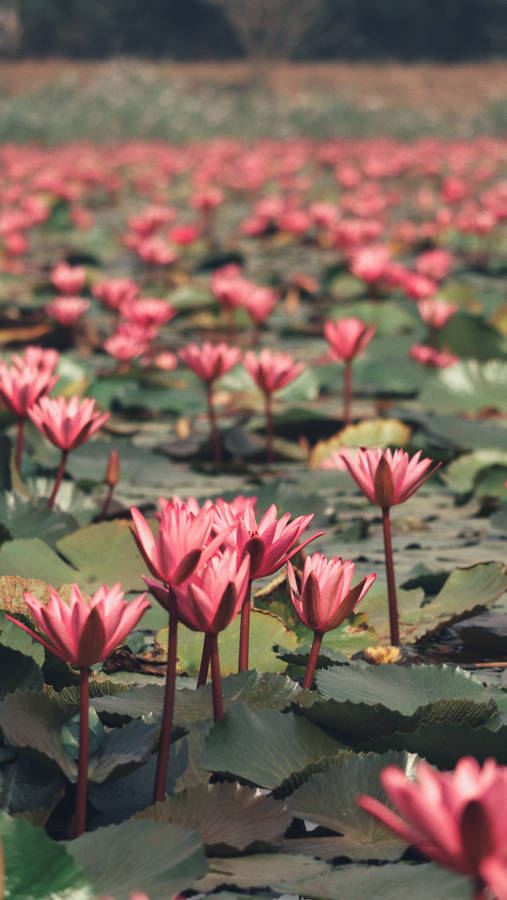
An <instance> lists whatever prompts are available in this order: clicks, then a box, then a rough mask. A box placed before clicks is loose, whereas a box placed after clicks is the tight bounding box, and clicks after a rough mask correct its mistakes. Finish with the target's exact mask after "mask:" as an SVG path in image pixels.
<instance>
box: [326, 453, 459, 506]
mask: <svg viewBox="0 0 507 900" xmlns="http://www.w3.org/2000/svg"><path fill="white" fill-rule="evenodd" d="M340 456H341V458H342V459H343V461H344V463H345V465H346V466H347V469H348V470H349V472H350V474H351V475H352V478H353V479H354V481H355V482H356V484H357V486H358V487H359V488H360V489H361V491H362V492H363V494H364V496H365V497H367V498H368V500H371V502H372V503H376V504H377V505H378V506H380V507H381V508H382V509H386V508H388V507H390V506H395V505H396V504H398V503H404V502H405V500H408V498H409V497H411V496H412V494H415V492H416V491H417V490H418V488H420V487H421V485H422V484H424V482H425V481H427V480H428V478H429V477H430V476H431V475H433V473H434V472H436V470H437V469H438V468H439V467H440V466H441V465H442V463H437V465H436V466H434V467H433V468H432V469H431V471H428V470H429V469H430V466H431V463H432V460H431V459H421V458H420V457H421V451H420V450H418V451H417V453H415V454H414V456H413V457H412V458H410V457H409V455H408V453H406V452H405V450H395V451H394V453H392V452H391V450H390V449H389V448H388V449H387V450H385V451H382V450H380V449H375V450H365V449H362V448H359V449H358V450H356V451H351V450H348V449H347V450H342V451H341V452H340ZM381 460H383V461H384V462H383V465H382V467H381V473H380V472H379V464H380V462H381Z"/></svg>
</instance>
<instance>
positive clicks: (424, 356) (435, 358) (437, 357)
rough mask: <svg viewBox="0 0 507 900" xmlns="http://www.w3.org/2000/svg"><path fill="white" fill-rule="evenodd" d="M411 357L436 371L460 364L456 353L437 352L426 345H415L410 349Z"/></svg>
mask: <svg viewBox="0 0 507 900" xmlns="http://www.w3.org/2000/svg"><path fill="white" fill-rule="evenodd" d="M410 356H411V357H412V359H415V361H416V362H418V363H421V364H422V365H423V366H433V367H434V368H435V369H441V368H444V367H445V366H453V365H454V364H455V363H457V362H459V356H455V355H454V353H447V352H446V351H445V350H436V349H435V347H429V346H427V345H426V344H414V345H413V346H412V347H411V348H410Z"/></svg>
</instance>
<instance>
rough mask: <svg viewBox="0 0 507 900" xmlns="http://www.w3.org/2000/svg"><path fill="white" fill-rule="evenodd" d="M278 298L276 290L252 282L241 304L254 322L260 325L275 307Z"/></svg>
mask: <svg viewBox="0 0 507 900" xmlns="http://www.w3.org/2000/svg"><path fill="white" fill-rule="evenodd" d="M278 299H279V294H278V292H277V291H274V290H273V289H272V288H269V287H261V286H260V285H256V284H253V285H252V287H251V290H250V291H247V292H246V294H245V298H244V302H243V305H244V307H245V309H246V311H247V313H248V315H249V316H250V318H251V319H252V320H253V321H254V322H255V324H256V325H261V324H262V322H264V321H265V320H266V319H267V318H268V316H269V314H270V313H271V312H272V310H273V309H274V308H275V306H276V304H277V302H278Z"/></svg>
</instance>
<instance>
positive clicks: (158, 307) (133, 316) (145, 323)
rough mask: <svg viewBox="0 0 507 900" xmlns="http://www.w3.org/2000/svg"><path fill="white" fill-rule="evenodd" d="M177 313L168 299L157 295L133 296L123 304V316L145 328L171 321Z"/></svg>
mask: <svg viewBox="0 0 507 900" xmlns="http://www.w3.org/2000/svg"><path fill="white" fill-rule="evenodd" d="M176 313H177V310H176V309H175V308H174V306H171V304H170V303H168V301H167V300H160V299H158V298H157V297H142V298H141V297H140V298H139V299H134V298H132V299H130V300H127V301H125V303H122V305H121V314H122V316H125V318H126V319H129V321H130V322H133V323H134V324H135V325H140V326H142V327H144V328H149V327H150V326H156V327H160V326H161V325H164V324H165V323H166V322H170V320H171V319H173V318H174V316H175V315H176Z"/></svg>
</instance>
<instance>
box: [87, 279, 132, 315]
mask: <svg viewBox="0 0 507 900" xmlns="http://www.w3.org/2000/svg"><path fill="white" fill-rule="evenodd" d="M138 292H139V288H138V286H137V284H136V283H135V281H132V280H131V279H130V278H107V279H105V280H104V281H99V282H98V283H97V284H95V285H94V286H93V289H92V293H93V296H94V297H96V298H97V300H100V301H101V302H102V303H104V305H105V306H107V307H108V308H109V309H120V307H121V306H122V304H123V303H126V302H128V301H129V300H133V299H134V298H135V297H136V296H137V294H138Z"/></svg>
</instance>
